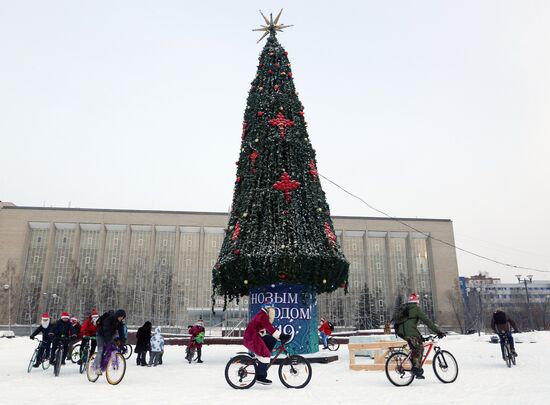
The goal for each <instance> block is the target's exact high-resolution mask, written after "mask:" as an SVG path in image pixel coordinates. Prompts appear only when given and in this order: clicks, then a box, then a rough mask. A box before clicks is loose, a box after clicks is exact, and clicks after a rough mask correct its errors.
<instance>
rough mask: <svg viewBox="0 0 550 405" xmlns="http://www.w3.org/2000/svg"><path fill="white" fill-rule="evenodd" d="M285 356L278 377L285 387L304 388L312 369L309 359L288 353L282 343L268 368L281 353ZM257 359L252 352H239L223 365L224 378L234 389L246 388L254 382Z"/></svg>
mask: <svg viewBox="0 0 550 405" xmlns="http://www.w3.org/2000/svg"><path fill="white" fill-rule="evenodd" d="M283 352H284V353H285V355H286V357H285V358H283V359H281V363H280V365H279V373H278V374H279V379H280V380H281V382H282V383H283V385H284V386H285V387H287V388H297V389H298V388H304V387H305V386H306V385H308V384H309V382H310V381H311V376H312V370H311V364H309V361H308V360H307V359H306V358H305V357H302V356H299V355H296V354H292V355H289V354H288V351H287V350H286V347H285V345H284V343H281V345H280V346H279V348H278V349H277V352H276V354H275V357H273V358H272V359H271V361H270V362H269V365H268V367H267V368H268V369H269V368H270V367H271V366H272V365H273V364H275V361H276V360H277V358H278V357H279V355H280V354H281V353H283ZM257 362H258V360H257V359H256V357H255V356H254V354H250V353H247V352H239V353H237V355H236V356H234V357H232V358H231V359H230V360H229V361H228V362H227V365H226V366H225V380H226V381H227V383H228V384H229V385H230V386H231V387H233V388H235V389H247V388H250V387H252V386H253V385H254V383H255V382H256V365H257Z"/></svg>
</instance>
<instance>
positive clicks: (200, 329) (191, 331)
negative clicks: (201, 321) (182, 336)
mask: <svg viewBox="0 0 550 405" xmlns="http://www.w3.org/2000/svg"><path fill="white" fill-rule="evenodd" d="M201 332H204V328H203V327H202V326H200V325H193V326H191V327H190V328H189V334H190V335H191V337H190V338H189V346H190V347H196V348H199V349H200V348H201V347H202V343H199V342H197V341H196V340H195V338H196V337H197V335H198V334H199V333H201Z"/></svg>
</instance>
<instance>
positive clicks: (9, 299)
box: [4, 284, 11, 330]
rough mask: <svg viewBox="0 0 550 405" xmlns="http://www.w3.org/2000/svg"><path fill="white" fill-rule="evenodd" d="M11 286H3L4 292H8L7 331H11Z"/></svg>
mask: <svg viewBox="0 0 550 405" xmlns="http://www.w3.org/2000/svg"><path fill="white" fill-rule="evenodd" d="M10 287H11V286H10V285H9V284H4V291H7V292H8V330H11V288H10Z"/></svg>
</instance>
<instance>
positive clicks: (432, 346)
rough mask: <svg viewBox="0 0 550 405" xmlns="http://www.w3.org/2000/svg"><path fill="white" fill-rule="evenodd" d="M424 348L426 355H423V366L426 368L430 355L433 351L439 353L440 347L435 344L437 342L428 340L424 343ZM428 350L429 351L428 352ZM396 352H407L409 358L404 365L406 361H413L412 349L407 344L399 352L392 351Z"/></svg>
mask: <svg viewBox="0 0 550 405" xmlns="http://www.w3.org/2000/svg"><path fill="white" fill-rule="evenodd" d="M423 346H424V354H423V355H422V363H421V364H422V366H424V363H425V362H426V360H427V359H428V356H429V355H430V353H431V352H432V349H433V350H434V352H437V351H439V346H438V345H436V344H435V342H434V341H433V340H427V341H425V342H424V343H423ZM426 348H427V350H426ZM394 351H402V352H407V353H408V354H407V357H406V358H405V360H403V363H405V362H406V361H411V362H412V360H411V356H412V350H411V348H410V347H409V345H408V344H405V345H403V346H401V347H400V348H399V349H397V350H392V352H394Z"/></svg>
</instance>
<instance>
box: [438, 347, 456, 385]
mask: <svg viewBox="0 0 550 405" xmlns="http://www.w3.org/2000/svg"><path fill="white" fill-rule="evenodd" d="M432 367H433V369H434V373H435V376H436V377H437V378H438V379H439V381H441V382H442V383H445V384H449V383H452V382H455V380H456V378H457V377H458V363H457V362H456V359H455V358H454V356H453V355H452V354H451V353H449V352H448V351H447V350H440V351H438V352H437V353H436V354H435V356H434V359H433V361H432Z"/></svg>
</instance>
